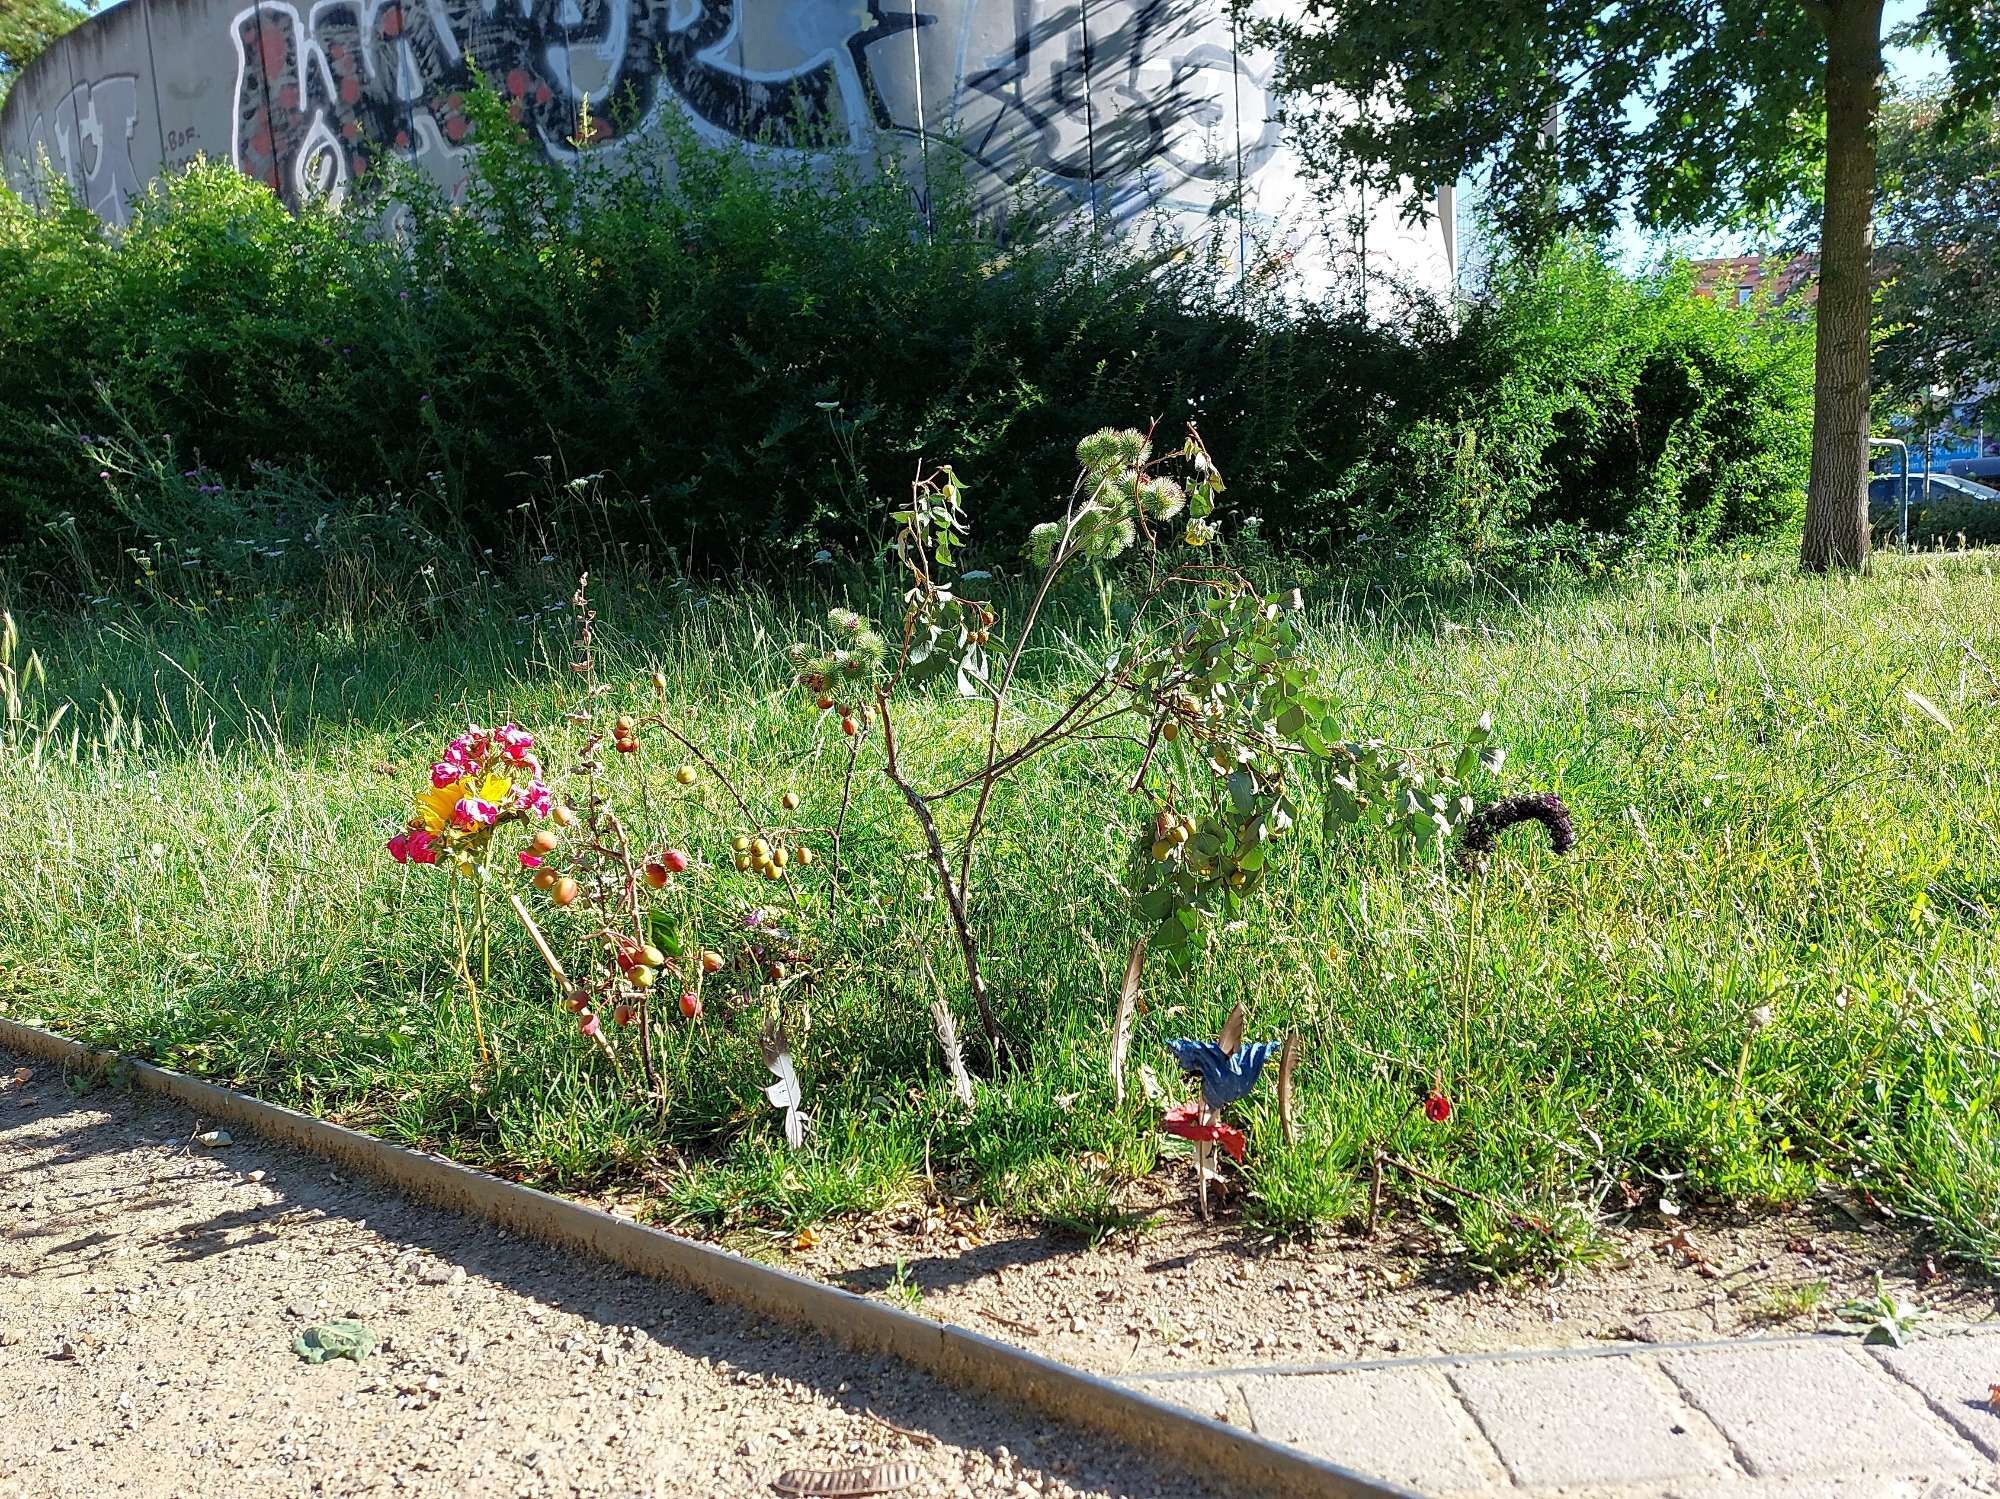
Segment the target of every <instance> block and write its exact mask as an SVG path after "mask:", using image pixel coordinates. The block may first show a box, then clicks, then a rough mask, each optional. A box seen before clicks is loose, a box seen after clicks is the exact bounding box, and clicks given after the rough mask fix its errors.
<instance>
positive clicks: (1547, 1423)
mask: <svg viewBox="0 0 2000 1499" xmlns="http://www.w3.org/2000/svg"><path fill="white" fill-rule="evenodd" d="M1450 1378H1451V1382H1452V1383H1453V1384H1454V1385H1456V1386H1457V1387H1458V1391H1459V1393H1460V1394H1461V1395H1463V1396H1464V1397H1465V1403H1466V1405H1467V1407H1468V1408H1469V1409H1470V1410H1471V1411H1472V1414H1473V1417H1474V1418H1475V1419H1476V1420H1477V1421H1478V1422H1479V1426H1480V1429H1481V1430H1482V1431H1484V1432H1485V1433H1486V1437H1487V1439H1488V1440H1489V1441H1491V1442H1492V1443H1493V1445H1494V1447H1495V1448H1496V1449H1498V1451H1499V1453H1500V1460H1501V1461H1502V1462H1503V1463H1505V1464H1506V1465H1507V1471H1508V1472H1509V1473H1511V1474H1513V1476H1514V1481H1515V1482H1516V1483H1518V1484H1522V1485H1524V1486H1526V1487H1530V1488H1536V1487H1552V1486H1555V1485H1558V1484H1561V1485H1574V1486H1605V1487H1609V1486H1612V1485H1617V1484H1637V1483H1646V1482H1651V1481H1659V1480H1667V1479H1689V1480H1702V1479H1714V1478H1722V1477H1728V1476H1731V1475H1734V1474H1736V1473H1737V1472H1738V1469H1737V1468H1736V1466H1735V1464H1734V1463H1732V1462H1731V1461H1730V1456H1729V1448H1728V1445H1727V1444H1726V1443H1724V1442H1723V1440H1722V1439H1721V1437H1719V1436H1718V1435H1717V1434H1716V1432H1715V1429H1714V1428H1713V1427H1712V1426H1711V1425H1710V1424H1709V1422H1708V1419H1707V1418H1706V1417H1705V1416H1703V1415H1701V1414H1700V1413H1699V1412H1697V1411H1694V1410H1691V1409H1690V1408H1689V1407H1688V1405H1687V1404H1686V1402H1685V1401H1683V1400H1682V1399H1681V1397H1680V1393H1679V1391H1678V1390H1676V1389H1675V1388H1674V1386H1673V1385H1672V1384H1671V1383H1670V1382H1669V1381H1668V1380H1667V1379H1666V1378H1665V1376H1663V1375H1662V1374H1661V1373H1660V1372H1659V1371H1658V1370H1657V1369H1653V1368H1650V1367H1648V1366H1647V1364H1646V1363H1645V1361H1643V1360H1639V1359H1628V1358H1615V1359H1610V1358H1606V1359H1551V1360H1547V1361H1545V1362H1541V1363H1530V1362H1525V1361H1524V1362H1520V1363H1505V1364H1469V1365H1466V1366H1464V1367H1461V1368H1457V1369H1453V1370H1452V1371H1451V1374H1450Z"/></svg>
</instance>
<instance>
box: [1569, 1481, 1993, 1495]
mask: <svg viewBox="0 0 2000 1499" xmlns="http://www.w3.org/2000/svg"><path fill="white" fill-rule="evenodd" d="M1594 1492H1595V1493H1596V1494H1599V1495H1602V1496H1604V1499H1614V1496H1615V1499H1969V1496H1970V1495H1971V1494H1972V1493H1973V1492H1975V1491H1973V1490H1969V1489H1967V1490H1961V1489H1959V1488H1956V1487H1951V1486H1949V1481H1946V1482H1945V1483H1938V1482H1934V1481H1933V1480H1931V1479H1925V1478H1731V1479H1721V1480H1717V1479H1713V1478H1696V1479H1689V1480H1686V1481H1684V1482H1679V1483H1665V1484H1661V1485H1660V1486H1659V1487H1657V1488H1654V1487H1650V1486H1641V1487H1637V1488H1625V1489H1613V1490H1596V1491H1594Z"/></svg>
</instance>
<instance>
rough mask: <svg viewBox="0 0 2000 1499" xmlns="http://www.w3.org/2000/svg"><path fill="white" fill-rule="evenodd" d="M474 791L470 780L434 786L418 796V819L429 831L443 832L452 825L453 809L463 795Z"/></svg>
mask: <svg viewBox="0 0 2000 1499" xmlns="http://www.w3.org/2000/svg"><path fill="white" fill-rule="evenodd" d="M471 793H472V783H471V782H470V781H453V782H452V783H451V784H450V785H448V786H433V787H431V789H430V790H428V791H426V792H425V793H424V794H423V795H422V796H419V797H418V798H417V820H418V821H419V822H421V823H423V825H424V828H425V830H426V831H428V832H432V833H442V832H443V831H444V830H445V829H446V828H448V827H450V826H451V809H452V808H453V807H455V806H457V805H458V799H459V798H460V797H461V796H469V795H471Z"/></svg>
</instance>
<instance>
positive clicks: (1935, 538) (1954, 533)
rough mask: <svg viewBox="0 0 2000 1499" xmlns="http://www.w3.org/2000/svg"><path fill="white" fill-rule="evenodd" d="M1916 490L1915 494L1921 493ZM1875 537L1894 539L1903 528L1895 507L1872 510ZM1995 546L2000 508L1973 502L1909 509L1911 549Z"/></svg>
mask: <svg viewBox="0 0 2000 1499" xmlns="http://www.w3.org/2000/svg"><path fill="white" fill-rule="evenodd" d="M1921 492H1922V491H1921V489H1917V488H1913V489H1912V493H1921ZM1870 518H1871V520H1872V521H1873V523H1874V529H1875V534H1876V535H1877V537H1879V538H1881V539H1882V540H1884V541H1888V540H1892V539H1894V538H1895V537H1896V536H1897V535H1898V533H1899V532H1900V530H1901V528H1902V512H1901V510H1900V508H1899V507H1897V506H1895V505H1877V506H1874V507H1872V508H1871V511H1870ZM1961 540H1962V541H1963V544H1964V545H1966V546H1975V547H1983V546H1993V545H1996V544H2000V505H1995V504H1982V503H1978V502H1975V501H1971V500H1935V501H1933V502H1931V503H1930V504H1923V503H1921V502H1919V503H1915V504H1912V505H1911V506H1910V545H1911V546H1913V547H1919V548H1922V549H1924V550H1926V551H1928V550H1933V549H1935V548H1937V547H1946V548H1951V547H1956V546H1958V545H1960V544H1961Z"/></svg>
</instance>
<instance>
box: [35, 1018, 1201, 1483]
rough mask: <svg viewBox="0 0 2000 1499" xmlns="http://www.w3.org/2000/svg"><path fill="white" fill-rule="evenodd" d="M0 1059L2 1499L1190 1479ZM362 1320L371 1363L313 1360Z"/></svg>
mask: <svg viewBox="0 0 2000 1499" xmlns="http://www.w3.org/2000/svg"><path fill="white" fill-rule="evenodd" d="M19 1065H20V1064H19V1062H18V1059H16V1058H13V1057H10V1056H7V1055H6V1054H4V1053H0V1499H62V1496H69V1495H79V1496H81V1495H91V1496H97V1495H105V1494H145V1495H162V1496H166V1495H175V1496H178V1495H185V1494H190V1493H206V1492H215V1491H217V1490H219V1489H226V1487H228V1486H233V1487H234V1488H235V1489H236V1490H237V1491H238V1492H248V1493H254V1494H256V1495H258V1496H259V1499H267V1496H282V1495H293V1494H298V1495H308V1494H310V1495H347V1494H386V1493H395V1492H405V1491H409V1492H422V1493H427V1494H474V1493H476V1494H521V1495H564V1494H619V1495H625V1494H631V1495H700V1496H704V1499H707V1496H713V1499H725V1496H736V1495H752V1494H769V1493H772V1492H773V1490H772V1489H771V1487H770V1484H771V1480H772V1479H773V1478H775V1477H776V1476H777V1475H778V1474H779V1473H780V1472H782V1471H784V1470H786V1469H791V1468H821V1469H836V1468H848V1467H864V1466H869V1465H873V1464H876V1463H882V1462H890V1461H898V1460H907V1461H913V1462H915V1463H917V1464H918V1465H920V1467H921V1469H922V1470H923V1475H924V1476H923V1478H922V1480H921V1481H920V1482H919V1483H918V1484H917V1485H916V1486H915V1487H913V1488H910V1489H907V1490H905V1491H904V1492H907V1493H910V1494H917V1495H946V1494H950V1495H959V1494H964V1495H980V1496H985V1495H1017V1494H1018V1495H1104V1496H1112V1495H1121V1496H1132V1499H1140V1496H1144V1499H1173V1496H1182V1495H1187V1496H1193V1495H1202V1494H1209V1493H1212V1492H1213V1491H1212V1490H1209V1489H1207V1488H1204V1487H1202V1486H1200V1485H1198V1484H1196V1483H1193V1482H1192V1481H1190V1480H1189V1479H1187V1478H1186V1477H1184V1476H1180V1475H1175V1474H1169V1473H1165V1472H1162V1471H1161V1470H1160V1469H1158V1468H1157V1467H1154V1466H1153V1465H1151V1464H1150V1463H1148V1462H1146V1461H1145V1460H1143V1459H1141V1458H1140V1457H1138V1456H1136V1455H1134V1454H1133V1453H1131V1452H1129V1451H1126V1450H1124V1449H1121V1448H1118V1447H1115V1446H1112V1445H1109V1444H1107V1443H1104V1442H1102V1441H1099V1440H1096V1439H1093V1438H1089V1437H1086V1436H1083V1435H1081V1434H1078V1433H1076V1432H1073V1431H1070V1430H1068V1429H1067V1428H1062V1427H1055V1426H1050V1425H1048V1424H1045V1423H1043V1422H1042V1421H1040V1420H1039V1419H1038V1418H1036V1417H1034V1416H1032V1415H1030V1414H1027V1413H1025V1412H1022V1411H1019V1410H1017V1409H1015V1408H1013V1407H1010V1406H1006V1405H1002V1404H998V1403H994V1402H988V1401H982V1400H978V1399H975V1398H972V1397H968V1396H963V1395H960V1394H958V1393H957V1392H955V1391H952V1390H949V1389H945V1388H942V1387H940V1386H938V1385H936V1384H935V1383H933V1382H932V1381H930V1380H928V1379H926V1378H925V1377H923V1376H921V1375H918V1374H916V1373H913V1372H912V1371H910V1370H908V1369H906V1368H904V1367H902V1366H900V1365H898V1364H895V1363H892V1362H889V1361H887V1360H882V1359H875V1358H867V1357H861V1356H857V1355H854V1354H851V1353H848V1352H846V1351H845V1350H842V1349H839V1348H836V1347H834V1346H832V1345H831V1344H828V1343H825V1342H822V1341H819V1340H817V1339H813V1338H810V1337H804V1336H800V1335H796V1334H793V1333H790V1332H786V1331H784V1330H781V1329H777V1328H774V1327H771V1326H769V1325H766V1324H762V1323H759V1322H757V1321H756V1320H754V1319H752V1318H749V1317H747V1316H744V1315H743V1314H740V1313H738V1312H735V1311H733V1310H730V1309H727V1308H722V1307H717V1306H713V1305H711V1304H709V1303H708V1302H706V1301H704V1300H702V1299H701V1298H700V1297H698V1296H694V1295H692V1294H689V1293H686V1292H682V1291H679V1290H676V1289H674V1288H671V1287H668V1286H663V1285H660V1284H658V1283H655V1282H652V1281H647V1280H642V1279H640V1278H638V1277H635V1276H632V1275H627V1274H624V1273H621V1272H617V1271H613V1270H610V1269H606V1268H604V1267H602V1266H598V1265H595V1264H590V1263H586V1262H583V1261H580V1260H577V1259H575V1258H573V1257H571V1256H568V1255H565V1254H562V1253H559V1252H556V1251H552V1250H548V1249H545V1248H543V1247H541V1246H539V1245H536V1244H530V1243H526V1242H523V1241H520V1240H518V1239H510V1238H508V1237H506V1236H505V1235H503V1234H500V1233H498V1232H497V1231H495V1230H493V1229H490V1228H487V1227H484V1226H481V1225H473V1224H468V1223H466V1222H464V1221H461V1220H459V1219H456V1218H452V1217H449V1216H446V1215H443V1214H440V1213H437V1212H435V1211H432V1210H430V1209H428V1208H423V1207H419V1206H416V1205H413V1204H410V1203H407V1202H405V1201H403V1200H401V1199H400V1198H397V1197H395V1196H394V1195H392V1194H388V1193H384V1192H382V1191H380V1190H378V1189H376V1188H374V1187H372V1186H371V1185H369V1184H366V1183H361V1182H349V1181H345V1180H343V1179H341V1178H340V1177H339V1176H337V1175H335V1174H334V1173H332V1172H331V1171H330V1170H329V1168H328V1167H327V1165H326V1164H325V1163H324V1162H321V1161H316V1160H313V1159H311V1158H308V1157H305V1156H302V1155H299V1154H296V1153H294V1152H292V1151H290V1150H286V1149H282V1148H276V1147H272V1146H270V1145H268V1144H266V1143H264V1142H263V1141H260V1140H257V1139H254V1138H244V1139H241V1140H240V1141H239V1142H238V1143H236V1144H234V1145H232V1146H229V1147H227V1148H224V1149H219V1150H209V1149H204V1148H203V1147H201V1146H199V1145H197V1144H195V1143H193V1142H194V1136H195V1135H196V1134H197V1133H198V1132H199V1131H200V1130H201V1129H203V1128H205V1127H206V1126H205V1125H204V1124H203V1123H202V1122H201V1121H199V1120H196V1119H195V1118H193V1117H192V1116H191V1115H189V1114H188V1113H187V1112H186V1111H184V1110H181V1109H179V1108H175V1107H171V1106H167V1105H163V1104H161V1103H159V1102H157V1101H154V1100H150V1099H146V1098H144V1097H142V1096H139V1095H134V1094H131V1093H127V1092H122V1091H114V1090H110V1089H103V1088H100V1089H97V1090H95V1091H91V1092H87V1093H84V1094H82V1095H81V1096H72V1095H71V1093H70V1092H69V1091H68V1089H67V1088H66V1086H65V1080H64V1078H63V1076H62V1074H61V1073H60V1071H59V1070H57V1069H55V1068H51V1067H47V1066H39V1067H34V1068H32V1069H23V1071H25V1073H26V1075H25V1077H23V1073H22V1071H17V1070H16V1069H17V1067H18V1066H19ZM342 1316H353V1317H357V1318H359V1319H360V1320H362V1321H363V1322H365V1323H367V1324H368V1326H369V1327H370V1328H371V1329H372V1330H373V1331H374V1332H375V1333H376V1335H377V1336H378V1337H379V1339H380V1340H381V1341H380V1346H379V1347H378V1348H377V1350H376V1352H375V1353H374V1354H373V1355H372V1356H370V1357H369V1358H368V1359H367V1360H366V1362H365V1363H362V1364H358V1365H357V1364H354V1363H351V1362H349V1361H347V1360H344V1359H341V1360H335V1361H332V1362H329V1363H326V1364H322V1365H317V1366H315V1365H309V1364H306V1363H304V1362H303V1361H302V1360H300V1359H299V1358H298V1357H297V1356H296V1355H295V1354H294V1353H293V1352H292V1350H291V1340H292V1338H293V1336H294V1334H295V1333H297V1332H298V1331H299V1330H300V1329H301V1328H303V1327H304V1326H306V1325H308V1324H310V1323H312V1322H315V1321H319V1320H322V1319H325V1318H330V1317H342Z"/></svg>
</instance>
